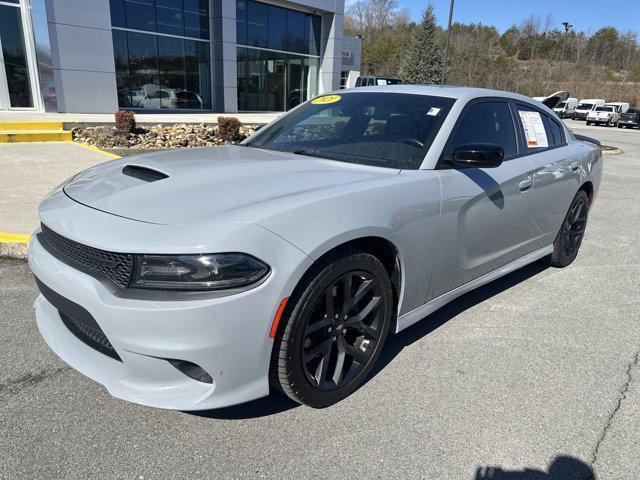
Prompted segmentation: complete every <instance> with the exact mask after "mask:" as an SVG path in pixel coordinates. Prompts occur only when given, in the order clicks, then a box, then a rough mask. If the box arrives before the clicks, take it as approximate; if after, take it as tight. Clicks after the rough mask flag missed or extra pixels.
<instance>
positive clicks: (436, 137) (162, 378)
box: [28, 85, 603, 413]
mask: <svg viewBox="0 0 640 480" xmlns="http://www.w3.org/2000/svg"><path fill="white" fill-rule="evenodd" d="M565 94H566V92H558V93H557V94H554V95H553V96H551V97H548V98H546V99H545V102H547V103H546V105H544V104H541V103H538V102H534V101H533V100H531V98H529V97H525V96H523V95H518V94H516V93H508V92H500V91H494V90H485V89H475V88H462V87H449V88H439V87H435V86H430V87H429V86H420V85H396V86H386V87H370V88H358V89H350V90H340V91H338V92H334V93H332V94H328V95H322V96H320V97H317V98H315V99H313V100H311V101H308V102H306V103H304V104H302V105H300V106H299V107H298V108H296V109H294V110H292V111H290V112H288V113H286V114H284V115H283V116H282V117H280V118H279V119H278V120H276V121H275V122H273V123H271V124H269V125H267V126H266V127H264V128H262V129H261V130H259V131H258V132H256V133H255V134H254V135H252V136H251V137H249V138H248V139H246V140H245V141H244V142H243V143H242V144H240V145H225V146H219V147H215V148H209V149H182V150H174V151H166V152H159V153H151V154H146V155H141V156H138V157H128V158H121V159H118V160H114V161H111V162H107V163H102V164H99V165H96V166H94V167H91V168H89V169H88V170H85V171H84V172H82V173H79V174H77V175H74V176H73V177H71V178H69V179H68V180H67V181H66V182H64V183H63V184H61V185H59V186H58V188H57V189H55V190H54V191H53V192H52V193H51V194H50V195H49V197H48V198H46V199H45V200H44V202H43V203H42V205H41V206H40V209H39V214H40V220H41V226H40V227H39V228H38V229H37V230H36V231H35V232H34V235H32V236H31V241H30V244H29V255H28V258H29V265H30V267H31V270H32V271H33V273H34V274H35V277H36V283H37V285H38V287H39V289H40V291H41V293H42V295H40V296H39V297H38V299H37V300H36V302H35V310H36V320H37V324H38V327H39V329H40V332H41V333H42V336H43V337H44V339H45V341H46V342H47V344H48V345H49V346H50V347H51V348H52V349H53V350H54V351H55V352H56V353H57V354H58V355H59V356H60V357H61V358H62V359H63V360H65V361H66V362H67V363H68V364H70V365H71V366H72V367H74V368H76V369H78V370H79V371H80V372H82V373H83V374H85V375H87V376H89V377H91V378H93V379H95V380H96V381H98V382H100V383H102V384H103V385H105V386H106V388H107V389H108V390H109V392H110V393H111V394H112V395H114V396H116V397H118V398H122V399H125V400H129V401H132V402H136V403H141V404H144V405H150V406H155V407H161V408H173V409H180V410H205V409H209V408H217V407H225V406H229V405H234V404H237V403H241V402H246V401H249V400H254V399H256V398H259V397H263V396H266V395H268V394H269V385H270V384H271V386H272V387H274V388H276V389H278V390H280V391H282V392H284V393H285V394H286V395H287V396H289V397H290V398H291V399H293V400H295V401H297V402H300V403H304V404H307V405H310V406H313V407H326V406H328V405H331V404H333V403H335V402H338V401H340V400H341V399H343V398H345V397H346V396H347V395H349V394H350V393H352V392H354V391H355V390H356V389H357V388H359V387H360V386H361V385H363V384H364V383H365V382H366V379H367V377H368V376H369V374H370V373H371V371H372V369H373V368H374V365H375V364H376V361H377V360H378V358H379V357H380V354H381V353H382V351H383V348H384V344H385V341H386V339H387V336H388V334H390V333H397V332H400V331H401V330H404V329H405V328H407V327H409V326H411V325H413V324H414V323H416V322H418V321H420V320H422V319H423V318H425V317H427V316H428V315H429V314H431V313H432V312H434V311H436V310H438V309H439V308H441V307H442V306H443V305H445V304H446V303H448V302H450V301H452V300H453V299H455V298H457V297H459V296H460V295H462V294H464V293H465V292H468V291H470V290H472V289H474V288H477V287H480V286H482V285H484V284H486V283H488V282H491V281H493V280H495V279H497V278H499V277H501V276H503V275H506V274H508V273H510V272H513V271H515V270H516V269H519V268H521V267H523V266H525V265H527V264H530V263H532V262H535V261H537V260H541V259H545V261H546V262H547V263H548V264H550V265H551V266H554V267H565V266H567V265H569V264H570V263H571V262H573V261H574V259H575V258H576V256H577V255H578V251H579V249H580V245H581V242H582V240H583V237H584V234H585V229H586V227H587V218H588V214H589V210H590V207H591V205H592V204H593V201H594V199H595V198H596V197H597V195H596V194H597V192H598V187H599V185H600V181H601V177H602V164H603V162H602V151H601V149H600V147H599V146H598V145H596V144H594V143H589V142H586V141H582V139H578V138H576V137H575V136H574V135H573V134H572V133H571V132H570V131H569V130H568V128H567V127H566V126H565V125H564V124H563V122H562V121H560V120H559V119H558V118H557V116H556V115H555V114H554V113H553V111H552V110H551V109H550V108H553V107H554V106H555V105H556V104H557V103H558V101H562V100H565V99H566V98H567V97H568V94H566V95H565ZM561 96H562V97H563V98H561ZM585 281H587V280H586V279H585ZM575 287H576V286H575V285H570V286H568V288H567V294H569V292H574V291H577V290H576V288H575ZM514 307H518V305H515V306H514ZM443 361H444V359H443ZM405 380H406V383H405V384H404V385H399V388H407V386H408V385H410V383H411V378H410V376H409V377H407V378H406V379H405ZM330 413H331V412H330Z"/></svg>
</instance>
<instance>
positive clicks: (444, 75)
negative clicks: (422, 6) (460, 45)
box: [440, 0, 454, 85]
mask: <svg viewBox="0 0 640 480" xmlns="http://www.w3.org/2000/svg"><path fill="white" fill-rule="evenodd" d="M453 1H454V0H451V4H450V5H449V25H448V26H447V41H446V43H445V45H444V61H443V62H442V81H441V82H440V85H444V81H445V80H446V78H447V61H448V60H449V40H450V39H451V20H452V19H453Z"/></svg>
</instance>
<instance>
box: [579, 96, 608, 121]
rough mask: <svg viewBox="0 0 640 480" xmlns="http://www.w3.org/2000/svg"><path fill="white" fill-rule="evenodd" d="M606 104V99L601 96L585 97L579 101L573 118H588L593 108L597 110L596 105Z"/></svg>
mask: <svg viewBox="0 0 640 480" xmlns="http://www.w3.org/2000/svg"><path fill="white" fill-rule="evenodd" d="M604 104H605V101H604V100H602V99H601V98H584V99H582V100H580V101H579V102H578V105H577V106H576V109H575V111H574V112H573V117H571V118H573V119H574V120H586V118H587V115H588V114H589V112H590V111H591V110H595V109H596V107H602V106H604Z"/></svg>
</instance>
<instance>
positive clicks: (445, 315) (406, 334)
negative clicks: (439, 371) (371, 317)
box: [186, 262, 548, 478]
mask: <svg viewBox="0 0 640 480" xmlns="http://www.w3.org/2000/svg"><path fill="white" fill-rule="evenodd" d="M547 268H548V267H547V265H545V264H544V263H543V262H536V263H532V264H531V265H527V266H526V267H523V268H521V269H519V270H516V271H515V272H513V273H510V274H509V275H506V276H504V277H502V278H499V279H498V280H494V281H493V282H491V283H488V284H487V285H484V286H482V287H479V288H477V289H475V290H473V291H471V292H469V293H466V294H464V295H462V296H461V297H459V298H458V299H456V300H454V301H453V302H451V303H449V304H447V305H445V306H444V307H442V308H440V309H439V310H437V311H436V312H434V313H432V314H431V315H430V316H429V317H425V319H423V320H421V321H420V322H418V323H416V324H415V325H413V326H411V327H409V328H407V329H406V330H403V331H402V332H400V333H399V334H398V335H390V336H389V338H388V339H387V344H386V345H385V347H384V350H383V351H382V355H381V356H380V358H379V359H378V363H377V364H376V366H375V367H374V369H373V371H372V373H371V375H370V376H369V379H368V380H367V382H368V381H369V380H370V379H371V378H373V377H374V376H375V375H377V374H378V373H379V372H380V371H381V370H382V369H383V368H384V367H386V366H387V365H388V364H389V363H391V361H392V360H393V359H394V358H395V357H396V356H397V355H398V354H399V353H400V352H401V351H402V349H403V348H405V347H407V346H409V345H411V344H412V343H414V342H416V341H418V340H420V339H421V338H423V337H425V336H426V335H429V334H430V333H431V332H433V331H434V330H436V329H437V328H439V327H440V326H442V325H444V324H445V323H446V322H448V321H449V320H451V319H452V318H454V317H455V316H457V315H459V314H461V313H462V312H464V311H465V310H467V309H468V308H471V307H473V306H474V305H477V304H479V303H482V302H484V301H485V300H488V299H489V298H491V297H493V296H494V295H497V294H498V293H501V292H503V291H505V290H508V289H509V288H511V287H513V286H514V285H517V284H518V283H521V282H524V281H525V280H527V279H529V278H531V277H533V276H535V275H537V274H538V273H540V272H542V271H544V270H546V269H547ZM365 383H366V382H365ZM299 406H300V405H299V404H298V403H296V402H294V401H292V400H290V399H289V398H288V397H286V396H285V395H284V394H282V393H280V392H279V391H276V390H274V389H273V388H272V389H271V394H270V395H269V396H268V397H264V398H259V399H258V400H254V401H252V402H248V403H244V404H240V405H235V406H232V407H226V408H220V409H216V410H203V411H198V412H186V413H190V414H192V415H197V416H200V417H206V418H216V419H220V420H242V419H248V418H257V417H267V416H269V415H274V414H277V413H280V412H284V411H286V410H290V409H292V408H296V407H299ZM480 478H482V477H480ZM504 478H510V477H504ZM514 478H516V477H514ZM517 478H527V477H517ZM531 478H536V477H531ZM545 478H547V477H545Z"/></svg>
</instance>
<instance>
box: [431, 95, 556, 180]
mask: <svg viewBox="0 0 640 480" xmlns="http://www.w3.org/2000/svg"><path fill="white" fill-rule="evenodd" d="M496 101H498V102H504V103H507V104H508V105H509V110H510V112H511V120H512V121H513V128H514V131H515V135H516V154H515V155H512V156H510V157H505V159H504V161H505V162H510V161H513V160H516V159H519V158H523V157H527V156H529V155H535V154H538V153H542V152H547V151H549V150H555V149H557V148H562V147H566V146H567V145H568V144H569V143H568V141H567V133H566V131H565V128H564V124H563V123H561V122H559V121H558V120H556V119H555V118H553V116H552V115H549V113H547V112H546V111H544V110H543V109H541V108H539V107H537V106H535V105H533V104H531V103H528V102H525V101H523V100H518V99H514V98H510V97H477V98H474V99H472V100H469V101H468V102H467V104H466V105H465V106H464V107H463V109H462V110H461V111H460V114H459V115H458V119H457V120H456V123H455V124H454V126H453V128H452V129H451V132H450V133H449V137H448V138H447V141H446V143H445V145H444V147H443V148H442V152H441V153H440V157H439V158H438V161H437V163H436V166H435V168H434V169H435V170H450V169H455V167H453V166H451V165H449V163H448V162H447V160H448V159H449V158H450V156H451V153H452V151H451V148H452V143H453V139H454V136H455V134H456V132H457V130H458V128H459V127H460V124H461V123H462V119H463V118H464V115H465V114H466V113H467V111H468V110H469V109H470V108H471V107H472V106H474V105H476V104H478V103H485V102H489V103H493V102H496ZM518 105H520V106H522V107H525V108H528V109H530V110H533V111H536V112H538V113H540V114H541V115H546V117H547V119H548V120H549V121H550V122H555V123H556V125H557V126H558V127H560V135H561V136H562V143H561V144H559V145H553V146H549V147H545V148H538V149H535V150H531V151H527V150H528V148H527V142H526V139H525V137H524V127H523V126H522V122H521V121H520V115H519V114H518Z"/></svg>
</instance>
